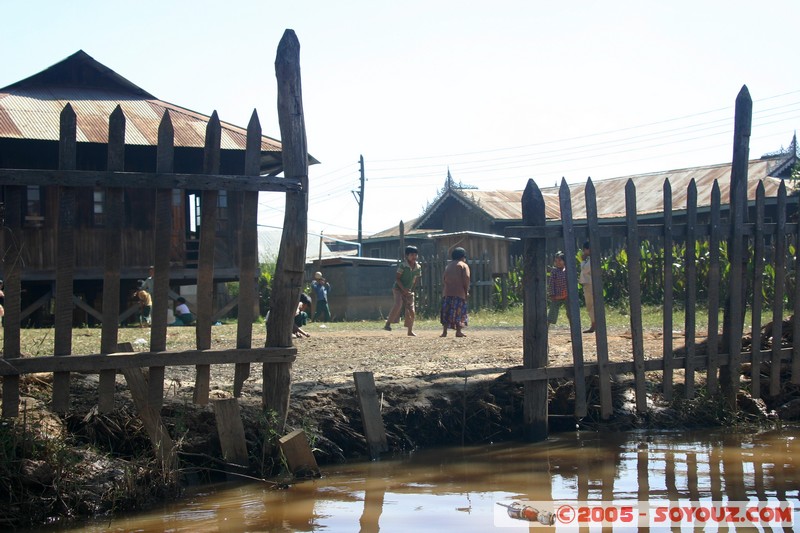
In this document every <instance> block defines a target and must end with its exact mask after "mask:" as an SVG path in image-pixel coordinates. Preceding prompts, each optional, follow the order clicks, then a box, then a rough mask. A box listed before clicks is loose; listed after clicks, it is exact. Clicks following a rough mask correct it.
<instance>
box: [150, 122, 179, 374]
mask: <svg viewBox="0 0 800 533" xmlns="http://www.w3.org/2000/svg"><path fill="white" fill-rule="evenodd" d="M174 142H175V130H174V128H173V126H172V120H171V118H170V115H169V111H164V115H163V116H162V118H161V122H160V123H159V126H158V148H157V151H156V170H157V171H158V172H159V173H168V172H172V171H173V169H174V167H175V145H174ZM155 215H156V218H155V228H153V263H152V264H153V294H152V296H153V310H152V321H151V322H152V323H151V326H150V348H151V349H152V350H153V351H154V352H163V351H164V350H166V349H167V316H168V310H169V307H170V302H169V257H170V247H171V239H172V189H169V188H159V189H157V190H156V209H155ZM150 379H151V380H152V376H151V378H150Z"/></svg>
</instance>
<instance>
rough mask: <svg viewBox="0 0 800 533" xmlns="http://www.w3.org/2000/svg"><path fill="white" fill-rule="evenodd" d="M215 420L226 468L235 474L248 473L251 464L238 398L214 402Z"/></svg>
mask: <svg viewBox="0 0 800 533" xmlns="http://www.w3.org/2000/svg"><path fill="white" fill-rule="evenodd" d="M212 405H213V406H214V418H215V419H216V421H217V433H218V434H219V443H220V447H221V448H222V458H223V459H224V460H225V464H226V468H227V469H228V470H229V471H230V472H231V473H235V472H238V471H242V472H243V471H246V470H247V466H248V464H249V461H248V456H247V440H246V439H245V436H244V424H243V423H242V415H241V412H240V411H239V402H238V401H237V400H236V398H225V399H221V400H214V401H213V402H212Z"/></svg>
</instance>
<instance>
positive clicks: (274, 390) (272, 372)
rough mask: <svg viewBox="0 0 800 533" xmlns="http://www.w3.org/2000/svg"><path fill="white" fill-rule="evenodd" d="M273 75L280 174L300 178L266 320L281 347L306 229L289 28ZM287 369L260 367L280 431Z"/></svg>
mask: <svg viewBox="0 0 800 533" xmlns="http://www.w3.org/2000/svg"><path fill="white" fill-rule="evenodd" d="M275 76H276V78H277V80H278V122H279V124H280V129H281V139H282V140H283V149H282V154H283V168H284V171H283V174H284V176H285V177H287V178H297V179H299V180H300V190H298V191H287V193H286V211H285V213H284V219H283V220H284V222H283V234H282V236H281V245H280V250H279V253H278V262H277V264H276V266H275V277H274V278H273V279H272V295H273V297H272V303H271V313H270V316H269V320H268V321H267V343H266V344H267V346H269V347H283V346H291V345H292V324H293V320H294V312H295V310H296V309H297V302H298V301H299V298H300V288H301V286H302V283H303V274H304V269H305V255H306V241H307V232H308V145H307V143H306V126H305V116H304V114H303V94H302V89H301V84H300V42H299V41H298V40H297V35H295V33H294V31H293V30H286V31H285V32H284V34H283V37H282V38H281V42H280V44H279V45H278V52H277V55H276V58H275ZM291 372H292V364H291V363H275V364H269V365H264V367H263V381H264V392H263V402H264V405H265V407H266V408H267V409H270V410H273V411H275V413H277V420H278V431H279V432H282V431H283V427H284V426H285V425H286V417H287V415H288V414H289V392H290V388H291Z"/></svg>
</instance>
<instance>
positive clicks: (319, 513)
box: [50, 429, 800, 533]
mask: <svg viewBox="0 0 800 533" xmlns="http://www.w3.org/2000/svg"><path fill="white" fill-rule="evenodd" d="M798 456H800V430H797V429H794V430H788V429H784V430H779V431H769V432H764V433H758V434H739V433H725V432H702V433H699V432H696V433H687V432H666V433H664V432H662V433H570V434H560V435H554V436H553V437H552V438H551V439H550V440H548V441H547V442H543V443H537V444H516V445H511V444H501V445H494V446H487V447H481V448H451V449H446V450H431V451H425V452H418V453H414V454H412V455H411V456H409V457H404V458H401V459H393V460H385V459H384V460H382V461H379V462H368V463H357V464H345V465H336V466H329V467H327V468H324V469H323V478H322V479H317V480H313V481H305V482H302V483H298V484H296V485H293V486H292V487H291V488H290V489H289V490H286V491H274V490H270V489H268V488H265V487H264V486H263V485H246V486H242V485H239V486H234V487H231V486H225V487H215V488H208V487H206V488H204V489H202V491H201V492H196V493H194V494H193V495H191V496H190V497H188V498H187V499H186V500H184V501H183V502H180V504H176V505H170V506H167V507H165V508H163V509H159V510H155V511H152V512H150V513H147V514H142V515H137V516H134V517H129V518H119V519H114V520H111V521H108V522H103V523H96V524H90V525H86V526H83V527H82V528H77V529H73V530H72V531H83V532H99V531H141V532H156V531H157V532H162V531H173V532H184V531H185V532H190V531H191V532H237V531H242V532H245V531H248V532H251V531H279V532H295V531H328V532H339V531H343V532H351V531H362V532H364V533H367V532H378V531H381V532H383V533H387V532H394V531H402V532H408V531H411V532H414V533H417V532H422V531H453V530H458V531H460V532H468V531H490V530H495V525H494V516H495V512H496V507H497V505H496V504H497V503H498V502H508V501H510V500H528V501H553V500H555V501H564V500H579V501H580V500H586V501H606V502H611V501H615V502H621V501H628V502H639V501H649V500H669V501H678V500H679V499H684V500H687V499H693V500H697V499H701V498H702V499H705V500H712V501H722V500H727V501H743V500H748V499H750V500H762V501H763V500H767V499H779V500H787V499H788V501H791V502H793V503H794V506H795V520H798V519H800V515H798V508H800V502H798V497H800V494H798V487H800V475H799V474H798V459H797V457H798ZM530 529H531V530H536V529H537V526H531V528H530ZM528 530H529V527H528V525H527V524H521V526H520V528H517V529H508V528H503V529H502V530H501V531H528ZM540 530H541V529H540ZM586 530H587V531H588V529H586ZM50 531H53V530H50ZM542 531H543V530H542Z"/></svg>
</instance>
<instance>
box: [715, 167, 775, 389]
mask: <svg viewBox="0 0 800 533" xmlns="http://www.w3.org/2000/svg"><path fill="white" fill-rule="evenodd" d="M720 205H721V201H720V191H719V182H717V180H714V185H713V186H712V187H711V224H710V227H709V230H710V231H709V235H710V237H709V261H708V336H707V338H706V348H707V349H706V351H707V353H708V367H707V369H706V387H707V388H708V392H709V394H716V393H717V389H718V388H719V358H718V357H717V354H718V353H719V299H720V296H719V291H720V283H721V267H720V252H719V248H720V239H721V235H722V232H721V231H720V229H719V226H720ZM762 218H763V217H762Z"/></svg>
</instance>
